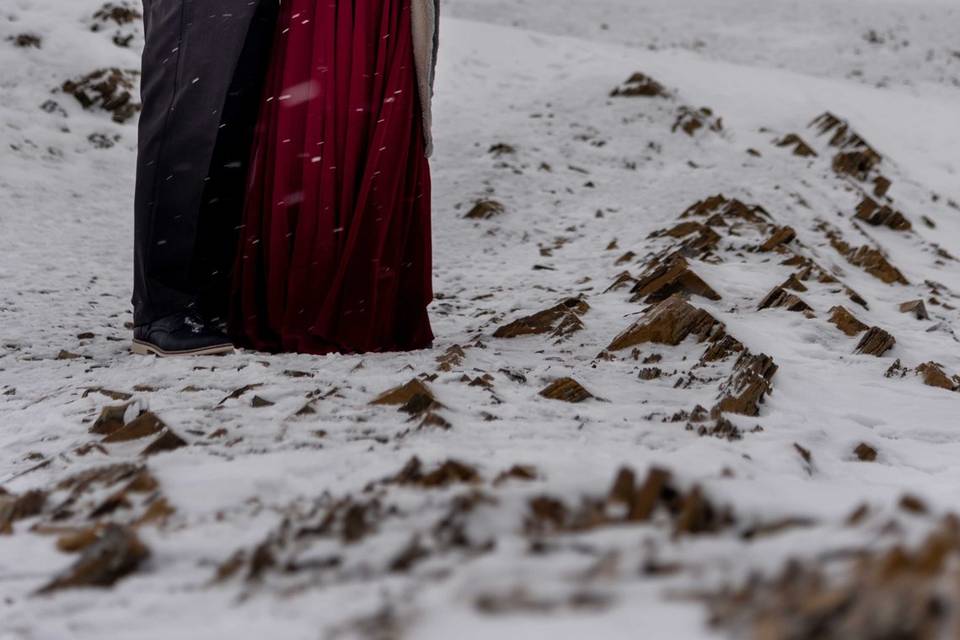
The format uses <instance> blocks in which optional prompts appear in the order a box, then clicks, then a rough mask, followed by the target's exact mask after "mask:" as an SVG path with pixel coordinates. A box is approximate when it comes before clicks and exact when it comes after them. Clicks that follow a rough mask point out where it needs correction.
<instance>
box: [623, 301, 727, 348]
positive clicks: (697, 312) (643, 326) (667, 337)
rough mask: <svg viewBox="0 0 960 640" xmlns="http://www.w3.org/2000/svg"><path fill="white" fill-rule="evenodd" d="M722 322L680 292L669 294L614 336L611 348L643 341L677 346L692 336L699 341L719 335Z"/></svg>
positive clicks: (630, 345)
mask: <svg viewBox="0 0 960 640" xmlns="http://www.w3.org/2000/svg"><path fill="white" fill-rule="evenodd" d="M722 332H723V323H721V322H719V321H718V320H717V319H716V318H714V317H713V316H711V315H710V314H709V313H707V312H706V311H704V310H702V309H698V308H697V307H694V306H693V305H691V304H690V303H688V302H686V301H685V300H684V299H683V298H681V297H680V296H676V295H675V296H672V297H670V298H668V299H666V300H664V301H663V302H661V303H659V304H657V305H656V306H654V307H653V308H651V309H650V310H648V311H647V312H646V313H645V314H644V315H643V317H641V318H640V319H639V320H637V321H636V322H635V323H634V324H633V325H631V326H630V327H628V328H627V329H626V330H625V331H624V332H623V333H621V334H620V335H619V336H617V337H616V338H614V340H613V342H611V343H610V346H608V347H607V349H608V350H610V351H620V350H621V349H628V348H630V347H634V346H637V345H639V344H644V343H655V344H667V345H673V346H676V345H678V344H680V343H681V342H683V341H684V340H686V339H687V338H688V337H689V336H694V337H695V338H696V339H697V341H698V342H704V341H706V340H708V339H710V338H714V337H716V338H719V337H720V336H721V334H722Z"/></svg>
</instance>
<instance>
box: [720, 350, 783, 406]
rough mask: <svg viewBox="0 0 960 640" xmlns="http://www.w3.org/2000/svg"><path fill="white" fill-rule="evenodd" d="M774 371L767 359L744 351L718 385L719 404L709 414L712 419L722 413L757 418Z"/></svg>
mask: <svg viewBox="0 0 960 640" xmlns="http://www.w3.org/2000/svg"><path fill="white" fill-rule="evenodd" d="M778 368H779V367H778V366H777V364H776V363H775V362H774V361H773V358H771V357H770V356H768V355H765V354H762V353H761V354H760V355H753V354H752V353H750V352H749V351H744V352H743V354H741V356H740V357H739V358H738V359H737V362H736V364H734V366H733V373H731V375H730V377H729V378H728V379H727V380H726V381H725V382H724V383H723V385H721V387H720V393H721V399H720V402H719V403H717V405H716V406H715V407H714V408H713V411H712V412H711V414H712V415H713V416H715V417H719V416H720V415H722V414H724V413H736V414H740V415H745V416H757V415H759V414H760V405H761V404H762V403H763V401H764V398H765V397H766V396H767V395H768V394H769V393H770V392H771V390H772V389H773V385H772V384H771V381H772V380H773V376H774V374H776V372H777V369H778Z"/></svg>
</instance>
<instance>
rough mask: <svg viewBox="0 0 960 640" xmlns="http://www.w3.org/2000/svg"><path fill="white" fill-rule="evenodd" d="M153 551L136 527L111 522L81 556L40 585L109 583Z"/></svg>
mask: <svg viewBox="0 0 960 640" xmlns="http://www.w3.org/2000/svg"><path fill="white" fill-rule="evenodd" d="M149 555H150V551H149V550H148V549H147V547H146V546H145V545H144V544H143V543H142V542H141V541H140V539H139V538H138V537H137V534H136V533H134V532H133V530H131V529H128V528H126V527H121V526H119V525H115V524H111V525H107V527H106V528H105V529H104V531H103V533H102V534H101V535H100V537H99V539H98V540H97V541H96V542H94V543H93V544H90V545H88V546H86V548H85V549H84V551H83V553H82V555H81V556H80V558H79V559H78V560H77V561H76V562H75V563H74V564H73V566H71V567H70V568H69V569H67V570H66V571H65V572H63V573H62V574H61V575H59V576H57V577H56V578H54V579H53V580H52V581H51V582H50V583H49V584H47V585H46V586H45V587H43V588H42V589H40V591H39V593H41V594H45V593H52V592H54V591H59V590H61V589H71V588H78V587H109V586H112V585H113V584H115V583H116V582H117V581H118V580H120V579H122V578H124V577H126V576H127V575H129V574H131V573H133V572H134V571H136V570H137V568H138V567H139V566H140V565H141V563H143V561H144V560H146V559H147V558H148V557H149Z"/></svg>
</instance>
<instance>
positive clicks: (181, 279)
mask: <svg viewBox="0 0 960 640" xmlns="http://www.w3.org/2000/svg"><path fill="white" fill-rule="evenodd" d="M275 12H276V0H144V27H145V29H146V47H145V49H144V53H143V79H142V81H143V87H142V96H143V113H142V114H141V118H140V143H139V144H140V154H139V158H138V163H137V192H136V203H135V215H136V221H135V225H134V229H135V230H134V235H135V238H134V293H133V305H134V324H137V325H142V324H146V323H149V322H152V321H154V320H157V319H159V318H162V317H165V316H168V315H171V314H173V313H177V312H179V311H182V310H184V309H185V308H188V307H190V306H193V305H195V304H196V303H197V302H198V298H199V297H200V295H201V293H202V292H203V291H204V290H205V289H207V288H208V287H209V286H210V283H209V282H206V281H205V274H206V275H209V273H208V272H209V271H210V270H209V269H208V268H207V267H208V266H209V265H205V264H202V261H198V260H197V259H196V256H198V255H202V254H205V253H206V252H207V251H208V250H209V251H211V252H212V253H214V254H216V255H217V256H218V258H217V259H216V260H215V261H214V265H217V264H220V262H221V261H223V260H224V258H223V256H224V255H225V254H226V253H228V252H232V251H233V243H234V241H235V236H234V235H233V233H232V232H231V233H229V234H227V235H224V236H219V235H216V234H215V233H212V232H208V231H207V229H208V228H209V226H208V216H207V215H206V213H205V211H207V209H206V208H205V206H204V202H205V201H206V202H207V203H209V201H210V200H211V199H213V200H214V203H216V202H217V201H218V200H219V201H221V202H231V203H233V205H232V208H230V209H229V210H228V208H227V206H226V205H223V206H220V207H214V209H213V210H212V211H213V213H211V214H210V217H211V219H213V220H220V221H223V220H224V219H225V218H226V217H228V216H230V217H231V222H230V225H229V227H228V228H232V227H235V226H236V224H237V222H236V221H237V220H239V216H240V213H241V211H240V209H241V208H242V207H241V203H242V190H243V183H244V179H243V176H244V175H245V172H246V164H247V154H248V149H247V148H245V149H239V148H238V147H239V146H240V145H244V146H245V147H249V134H248V133H238V138H237V139H234V138H233V137H231V136H229V135H228V134H227V131H226V130H227V129H234V130H235V131H237V132H248V131H249V129H250V128H251V127H252V125H253V121H254V119H255V118H256V106H257V104H258V102H259V100H258V98H259V91H260V83H261V77H262V72H263V69H264V65H265V61H266V60H267V59H268V56H269V45H270V36H271V35H272V33H273V28H274V16H275ZM255 49H256V50H255ZM253 60H256V61H257V63H256V64H254V63H253V62H252V61H253ZM233 119H236V120H235V121H233V122H231V120H233ZM221 130H223V132H224V134H223V135H222V136H221V135H220V132H221ZM218 142H219V143H224V144H225V145H226V147H227V148H226V149H224V150H221V149H220V147H219V146H218ZM235 162H239V163H240V165H239V166H234V163H235ZM218 165H219V166H218ZM224 165H231V167H232V168H230V169H229V170H228V169H227V168H226V167H225V166H224ZM234 191H235V192H234ZM205 194H207V197H206V198H205ZM217 209H219V210H217ZM214 226H215V227H217V228H220V227H222V226H223V225H221V224H219V223H218V224H216V225H214ZM200 243H205V244H208V245H209V246H200Z"/></svg>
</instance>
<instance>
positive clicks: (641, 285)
mask: <svg viewBox="0 0 960 640" xmlns="http://www.w3.org/2000/svg"><path fill="white" fill-rule="evenodd" d="M630 293H632V294H633V297H632V298H631V302H640V301H641V300H642V301H643V302H646V303H647V304H652V303H655V302H662V301H663V300H666V299H667V298H669V297H671V296H673V295H675V294H680V295H683V296H684V297H688V296H691V295H698V296H703V297H704V298H707V299H708V300H719V299H720V294H718V293H717V292H716V291H714V290H713V289H712V288H711V287H710V285H708V284H707V283H706V282H704V281H703V280H702V279H701V278H700V276H698V275H697V274H696V273H694V272H693V271H692V270H691V269H690V264H689V263H688V262H687V261H686V260H685V259H684V258H683V257H681V256H676V255H675V256H673V257H672V258H670V259H669V260H667V261H665V262H664V263H662V264H660V265H657V266H655V267H653V268H652V269H650V270H649V271H648V272H647V273H645V274H644V275H642V276H640V279H639V280H638V281H637V283H636V284H635V285H634V287H633V289H631V290H630Z"/></svg>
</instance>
